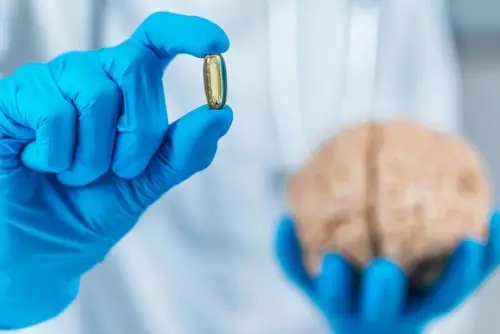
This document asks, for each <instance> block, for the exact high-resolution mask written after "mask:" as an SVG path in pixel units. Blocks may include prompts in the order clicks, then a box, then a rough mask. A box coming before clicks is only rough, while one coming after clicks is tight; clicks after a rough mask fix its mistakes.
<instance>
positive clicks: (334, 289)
mask: <svg viewBox="0 0 500 334" xmlns="http://www.w3.org/2000/svg"><path fill="white" fill-rule="evenodd" d="M356 283H357V275H356V273H355V271H354V269H353V268H352V267H351V265H350V264H349V263H348V262H347V261H346V259H345V258H344V257H343V256H342V255H341V254H327V255H325V256H324V257H323V265H322V269H321V274H320V276H319V277H318V278H317V279H316V281H315V295H316V298H317V299H318V302H319V303H320V304H321V306H322V308H324V309H325V310H327V311H328V312H329V313H331V314H334V315H345V314H348V313H351V312H352V311H353V309H354V306H355V302H354V298H355V296H356V294H355V288H356V285H357V284H356Z"/></svg>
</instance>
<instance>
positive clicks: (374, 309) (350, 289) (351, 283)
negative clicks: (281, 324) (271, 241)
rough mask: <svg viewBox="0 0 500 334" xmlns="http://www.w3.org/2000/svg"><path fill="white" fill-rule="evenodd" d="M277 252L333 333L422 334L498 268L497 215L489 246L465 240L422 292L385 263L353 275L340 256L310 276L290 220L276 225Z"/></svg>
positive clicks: (377, 262) (332, 257) (499, 230)
mask: <svg viewBox="0 0 500 334" xmlns="http://www.w3.org/2000/svg"><path fill="white" fill-rule="evenodd" d="M276 251H277V256H278V260H279V263H280V265H281V267H282V269H283V271H284V273H285V275H286V277H287V278H288V279H289V280H290V281H291V282H292V283H293V284H295V286H297V287H298V288H299V289H300V290H301V291H302V292H303V293H305V294H306V295H307V296H308V297H309V298H310V300H311V301H312V302H313V303H314V304H315V305H316V306H317V307H318V309H319V310H320V311H321V313H322V314H323V315H324V316H325V318H326V320H327V321H328V323H329V324H330V326H331V328H332V329H333V331H334V333H336V334H420V333H423V330H424V329H425V327H426V326H427V325H428V324H429V323H430V322H431V321H433V320H435V319H436V318H439V317H441V316H443V315H445V314H447V313H449V312H452V311H453V310H455V309H456V308H457V307H458V306H460V305H461V304H462V302H463V301H464V300H465V299H466V298H467V297H469V295H470V294H471V293H472V292H474V291H475V290H476V289H477V288H478V287H479V286H480V285H481V284H482V283H483V282H484V281H485V280H486V279H487V278H488V276H489V275H490V274H491V272H492V271H493V270H494V269H495V268H497V266H498V264H500V214H499V213H495V214H494V215H493V216H492V219H491V225H490V236H489V240H488V243H487V244H486V245H482V244H480V243H478V242H476V241H472V240H467V241H464V242H463V243H462V244H461V245H460V246H459V247H458V248H457V250H456V251H455V253H454V254H453V255H452V256H451V258H450V259H449V261H448V264H447V266H446V268H445V269H444V271H443V273H442V275H441V277H440V278H439V280H438V281H437V282H436V283H435V284H434V285H433V286H432V287H430V288H428V289H427V290H426V291H418V292H416V291H413V290H412V289H410V288H409V284H408V280H407V278H406V276H405V274H404V273H403V272H402V270H401V269H400V267H399V266H398V265H397V264H395V263H394V262H392V261H390V260H387V259H376V260H374V261H373V262H372V263H371V264H370V265H369V266H368V267H367V268H366V269H365V270H364V271H363V272H362V273H356V272H355V270H354V269H353V268H352V267H351V265H350V264H349V263H348V262H347V261H346V260H345V259H344V257H342V256H341V255H340V254H328V255H326V256H325V257H324V259H323V266H322V270H321V273H320V274H319V276H318V277H310V275H309V274H308V273H307V272H306V269H305V267H304V265H303V261H302V251H301V247H300V244H299V241H298V239H297V235H296V233H295V230H294V225H293V223H292V221H291V220H290V219H289V218H284V219H283V220H282V222H281V223H280V226H279V229H278V232H277V242H276Z"/></svg>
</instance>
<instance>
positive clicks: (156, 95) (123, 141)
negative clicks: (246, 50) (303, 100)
mask: <svg viewBox="0 0 500 334" xmlns="http://www.w3.org/2000/svg"><path fill="white" fill-rule="evenodd" d="M228 47H229V42H228V39H227V36H226V35H225V33H224V32H223V31H222V30H221V29H220V28H219V27H218V26H216V25H215V24H214V23H212V22H210V21H207V20H205V19H202V18H199V17H192V16H184V15H176V14H171V13H156V14H153V15H152V16H150V17H149V18H148V19H146V20H145V21H144V22H143V24H141V26H140V27H139V28H138V29H137V31H136V32H135V33H134V35H133V36H132V37H131V38H130V39H129V40H127V41H125V42H124V43H122V44H120V45H118V46H116V47H113V48H109V49H103V50H98V51H92V52H72V53H68V54H64V55H62V56H60V57H58V58H56V59H54V60H53V61H51V62H49V63H48V64H30V65H26V66H24V67H22V68H20V69H19V70H17V71H16V72H15V73H14V74H12V75H11V76H10V77H7V78H5V79H4V80H2V81H0V196H1V198H2V201H0V212H1V213H2V220H1V222H0V329H16V328H22V327H27V326H31V325H34V324H37V323H39V322H42V321H45V320H48V319H50V318H52V317H55V316H56V315H57V314H59V313H60V312H62V311H63V310H64V309H65V308H66V307H67V306H68V305H69V304H70V303H71V301H72V300H73V299H74V298H75V296H76V294H77V291H78V284H79V278H80V277H81V275H82V274H83V273H85V272H86V271H87V270H89V269H90V268H91V267H92V266H94V265H95V264H97V263H98V262H100V261H102V260H103V258H104V257H105V255H106V254H107V253H108V252H109V250H110V249H111V247H113V246H114V245H115V244H116V243H117V242H118V241H119V240H120V238H122V237H123V236H124V235H125V234H126V233H127V232H128V231H130V229H131V228H132V227H133V226H134V225H135V224H136V222H137V221H138V219H139V217H140V216H141V215H142V213H143V212H144V211H145V210H146V209H147V207H148V206H149V205H151V204H152V203H153V202H154V201H156V200H157V199H158V198H159V197H161V196H162V195H163V194H164V193H165V192H166V191H168V190H169V189H170V188H171V187H173V186H175V185H177V184H179V183H180V182H182V181H183V180H185V179H186V178H188V177H190V176H192V175H193V174H195V173H197V172H199V171H201V170H203V169H204V168H206V167H207V166H208V165H209V164H210V163H211V162H212V160H213V158H214V155H215V153H216V150H217V144H218V141H219V139H220V138H221V137H222V136H224V135H225V134H226V132H227V131H228V129H229V127H230V125H231V123H232V117H233V116H232V111H231V109H230V108H229V107H226V108H225V109H223V110H218V111H213V110H209V109H208V108H207V107H206V106H202V107H200V108H198V109H196V110H194V111H192V112H190V113H188V114H186V115H185V116H184V117H182V118H180V119H179V120H177V121H176V122H174V123H172V124H169V123H168V118H167V113H166V106H165V97H164V95H163V85H162V76H163V71H164V70H165V68H166V66H167V65H168V63H169V62H170V61H171V60H172V59H173V58H174V57H175V56H176V55H178V54H188V55H192V56H195V57H203V56H204V55H205V54H208V53H221V52H224V51H226V50H227V48H228ZM34 277H36V279H33V278H34Z"/></svg>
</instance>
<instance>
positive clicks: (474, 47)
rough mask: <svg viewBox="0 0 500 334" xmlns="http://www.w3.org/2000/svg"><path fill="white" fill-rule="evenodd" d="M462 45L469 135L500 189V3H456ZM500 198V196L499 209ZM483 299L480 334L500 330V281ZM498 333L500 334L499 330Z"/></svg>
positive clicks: (457, 0)
mask: <svg viewBox="0 0 500 334" xmlns="http://www.w3.org/2000/svg"><path fill="white" fill-rule="evenodd" d="M450 12H451V14H452V17H453V24H454V30H455V40H456V45H457V48H458V50H459V53H460V62H461V67H462V75H463V107H464V108H463V112H464V127H465V132H466V135H467V136H468V137H469V138H470V139H471V140H472V141H473V142H474V143H475V144H476V145H477V146H478V147H479V149H480V150H481V151H482V152H483V154H484V155H485V157H486V160H487V161H488V163H489V164H490V167H491V171H492V172H493V176H494V181H495V188H496V189H497V191H498V189H500V147H499V143H500V131H499V127H500V1H498V0H451V1H450ZM499 200H500V197H499V195H498V193H497V196H496V204H497V205H498V203H499ZM493 280H494V281H495V283H494V284H489V285H488V286H487V288H486V289H485V290H484V291H482V292H481V293H480V296H479V297H480V298H478V301H479V302H480V303H481V305H480V307H479V309H480V311H479V312H478V318H477V324H476V333H492V328H497V329H498V328H500V319H499V317H498V307H499V301H500V276H499V275H498V274H497V276H496V277H494V278H493ZM495 331H497V330H495Z"/></svg>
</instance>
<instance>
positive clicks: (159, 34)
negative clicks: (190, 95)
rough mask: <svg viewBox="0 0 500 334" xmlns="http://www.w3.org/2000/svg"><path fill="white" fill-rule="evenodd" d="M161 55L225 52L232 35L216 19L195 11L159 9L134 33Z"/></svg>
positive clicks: (135, 36)
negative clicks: (189, 12)
mask: <svg viewBox="0 0 500 334" xmlns="http://www.w3.org/2000/svg"><path fill="white" fill-rule="evenodd" d="M132 39H134V40H138V41H140V42H141V43H143V44H144V45H146V46H147V47H149V48H151V49H153V50H155V51H156V52H157V53H158V54H161V55H162V56H166V57H168V56H175V55H176V54H179V53H187V54H190V55H192V56H195V57H198V58H203V57H204V56H205V55H207V54H217V53H223V52H226V51H227V50H228V49H229V44H230V43H229V38H228V36H227V34H226V33H225V32H224V30H223V29H222V28H221V27H220V26H218V25H217V24H216V23H214V22H212V21H210V20H208V19H206V18H203V17H200V16H193V15H184V14H177V13H172V12H156V13H153V14H152V15H150V16H149V17H147V18H146V19H145V20H144V21H143V22H142V23H141V25H140V26H139V27H138V28H137V30H136V31H135V33H134V34H133V35H132Z"/></svg>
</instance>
